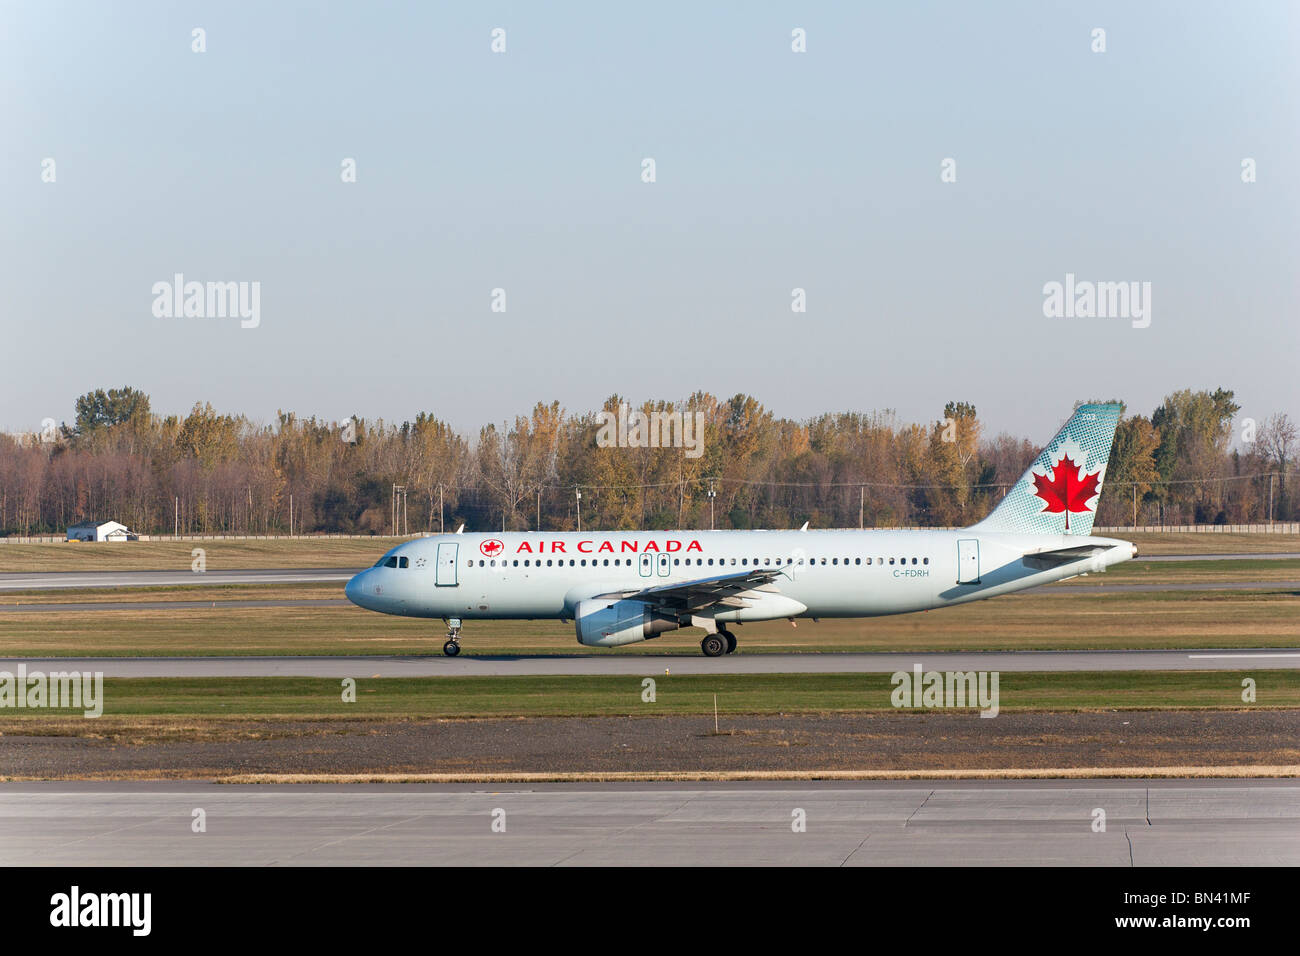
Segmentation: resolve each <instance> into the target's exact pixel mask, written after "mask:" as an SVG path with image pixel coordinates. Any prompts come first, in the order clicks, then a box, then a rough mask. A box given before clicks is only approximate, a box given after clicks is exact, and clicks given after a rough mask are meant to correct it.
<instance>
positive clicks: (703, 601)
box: [594, 568, 785, 614]
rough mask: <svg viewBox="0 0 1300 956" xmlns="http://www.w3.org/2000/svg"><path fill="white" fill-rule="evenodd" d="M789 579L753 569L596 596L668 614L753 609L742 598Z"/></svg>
mask: <svg viewBox="0 0 1300 956" xmlns="http://www.w3.org/2000/svg"><path fill="white" fill-rule="evenodd" d="M783 576H785V569H784V568H751V569H750V570H747V571H735V572H732V573H731V574H719V575H715V576H713V577H707V578H698V579H696V580H694V581H682V582H679V583H677V584H663V585H660V586H659V587H653V588H643V589H641V590H640V591H607V592H606V593H604V594H597V595H594V597H596V598H599V599H602V600H623V601H643V602H644V603H646V604H647V605H649V606H650V607H652V608H654V609H655V610H659V611H663V612H665V613H668V614H680V613H682V612H697V611H702V610H705V609H707V608H711V607H732V608H740V607H749V606H750V605H751V604H752V603H753V602H752V599H748V598H744V597H741V596H740V595H742V594H744V593H745V592H746V591H755V590H774V589H773V588H772V587H771V584H772V582H773V581H774V580H775V579H777V578H779V577H783Z"/></svg>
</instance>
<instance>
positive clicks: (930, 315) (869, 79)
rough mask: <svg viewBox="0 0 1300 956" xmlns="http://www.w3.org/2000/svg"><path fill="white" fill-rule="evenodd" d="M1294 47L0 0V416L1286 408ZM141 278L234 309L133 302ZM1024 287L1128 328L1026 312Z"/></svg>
mask: <svg viewBox="0 0 1300 956" xmlns="http://www.w3.org/2000/svg"><path fill="white" fill-rule="evenodd" d="M196 28H199V29H201V30H202V31H204V33H203V40H204V46H205V49H204V50H203V52H195V50H194V49H193V46H194V44H195V39H194V32H193V31H194V30H195V29H196ZM498 28H499V29H501V30H504V31H505V34H504V39H505V51H504V52H493V50H492V43H493V35H492V33H493V30H494V29H498ZM795 29H801V30H803V31H805V36H806V52H800V53H797V52H794V51H793V50H792V42H793V41H792V31H794V30H795ZM1097 29H1101V30H1104V31H1105V35H1104V40H1105V49H1104V52H1095V51H1094V46H1096V45H1097V40H1096V38H1095V37H1094V31H1095V30H1097ZM1298 52H1300V5H1297V4H1294V3H1288V2H1281V0H1279V2H1243V3H1234V4H1227V5H1223V4H1211V3H1142V4H1129V3H1089V4H1078V3H1064V2H1061V3H1051V2H1047V3H1044V2H1041V0H1035V2H1024V3H990V4H987V5H986V4H970V3H964V2H952V3H901V4H900V3H889V4H883V3H882V4H856V3H854V4H850V3H844V4H817V3H814V4H808V3H740V2H737V3H705V4H695V3H680V4H675V3H655V4H608V3H589V4H578V3H562V2H561V3H547V4H537V3H531V4H525V3H519V4H493V3H469V2H464V3H459V2H453V3H409V4H407V3H285V2H266V3H244V2H234V3H231V2H222V3H183V2H182V3H175V2H172V3H167V2H131V3H116V4H104V3H93V2H82V3H59V2H14V0H3V2H0V130H3V134H4V137H3V138H4V147H3V149H0V252H2V253H3V255H2V256H0V360H2V361H0V429H4V430H10V431H33V430H36V429H38V428H39V423H40V422H41V420H42V419H45V418H54V419H56V420H59V421H62V420H67V419H71V418H72V417H73V414H74V413H73V402H74V400H75V398H76V396H77V395H79V394H82V393H83V392H86V391H89V390H91V389H93V388H99V387H103V388H109V387H117V386H122V385H130V386H133V387H135V388H139V389H142V390H143V391H145V392H147V393H148V394H149V395H150V396H151V398H152V402H153V408H154V410H155V411H157V412H160V413H164V414H171V413H181V414H183V413H185V412H186V411H187V410H188V409H189V408H190V407H191V406H192V405H193V404H194V403H195V402H200V401H210V402H211V403H212V404H213V405H214V406H215V407H216V408H217V409H219V410H221V411H223V412H231V413H242V414H246V415H248V416H250V417H251V418H253V419H254V420H258V421H264V422H269V421H272V420H274V417H275V415H276V412H277V410H280V409H284V410H294V411H296V412H298V413H299V414H300V415H304V416H308V415H316V416H318V417H321V418H324V419H329V420H339V419H343V418H346V417H348V416H351V415H357V416H361V417H365V418H370V419H374V418H383V419H386V420H389V421H398V422H400V421H402V420H405V419H411V418H414V417H415V415H416V414H417V413H418V412H421V411H426V412H431V413H433V414H435V415H437V416H438V417H440V418H442V419H444V420H446V421H448V422H450V423H451V424H452V425H453V426H454V427H455V428H457V429H458V430H460V431H462V432H465V433H467V434H471V435H472V434H476V433H477V430H478V428H479V427H480V426H481V425H483V424H485V423H487V422H493V421H495V422H500V421H503V420H505V419H507V418H513V416H514V415H516V414H520V413H526V412H527V411H529V410H530V409H531V408H532V406H533V405H534V404H535V403H536V402H538V401H546V402H550V401H552V400H558V401H559V402H560V403H561V404H562V405H563V406H564V407H566V408H567V409H569V410H570V411H571V412H575V413H581V412H584V411H587V410H593V409H597V408H599V407H600V406H601V404H602V403H603V401H604V400H605V398H606V397H608V396H609V395H612V394H615V393H617V394H620V395H622V396H623V397H624V398H627V399H631V400H634V401H638V402H639V401H642V400H646V399H670V400H675V399H682V398H685V397H687V396H689V395H690V394H691V393H693V392H695V391H697V390H705V391H709V392H712V393H713V394H715V395H718V396H721V397H727V396H730V395H732V394H735V393H737V392H745V393H748V394H751V395H753V396H755V397H756V398H758V399H759V400H760V401H761V402H763V403H764V405H765V406H766V407H767V408H769V409H770V410H771V411H773V412H774V413H775V414H777V415H779V416H783V417H790V418H805V417H808V416H812V415H815V414H819V413H821V412H825V411H844V410H853V411H871V410H881V409H893V410H895V411H896V412H897V413H898V415H899V417H900V418H901V419H902V420H904V421H932V420H934V419H936V418H939V417H941V413H942V409H943V406H944V404H945V403H946V402H947V401H949V400H961V401H968V402H971V403H973V404H974V405H975V406H976V408H977V409H978V411H979V414H980V417H981V419H982V420H983V421H984V422H985V425H986V428H987V429H989V430H990V431H991V432H995V433H996V432H1003V431H1005V432H1009V433H1012V434H1015V435H1018V436H1025V437H1039V438H1041V439H1042V440H1044V441H1045V440H1046V439H1047V438H1048V437H1050V435H1051V433H1052V432H1053V431H1054V430H1055V428H1056V427H1057V426H1058V425H1059V424H1060V422H1061V421H1062V420H1063V419H1064V418H1065V417H1067V415H1068V413H1069V411H1070V409H1071V408H1072V406H1073V405H1074V403H1075V402H1076V401H1079V400H1086V399H1110V398H1119V399H1122V400H1124V401H1126V402H1127V403H1128V406H1129V409H1130V411H1132V412H1142V413H1146V414H1149V413H1150V412H1151V410H1152V409H1153V408H1154V407H1155V406H1156V405H1158V404H1159V402H1160V400H1161V398H1162V397H1163V396H1164V395H1165V394H1167V393H1168V392H1170V391H1172V390H1175V389H1178V388H1206V389H1211V390H1212V389H1214V388H1217V387H1220V386H1222V387H1226V388H1230V389H1233V390H1234V391H1235V393H1236V396H1237V401H1238V403H1239V404H1240V405H1241V406H1242V411H1241V415H1242V416H1243V417H1246V416H1253V417H1255V418H1258V419H1259V420H1261V421H1262V420H1263V419H1264V418H1266V417H1267V416H1268V415H1270V414H1271V413H1273V412H1278V411H1283V412H1287V413H1289V414H1290V415H1291V416H1292V418H1293V419H1300V385H1298V384H1297V379H1298V377H1300V376H1298V375H1297V371H1298V368H1300V362H1298V361H1297V359H1298V357H1300V310H1298V309H1297V305H1298V304H1300V268H1298V265H1297V264H1298V263H1300V109H1298V108H1297V105H1298V98H1300V69H1298V68H1297V65H1298V63H1300V57H1298V56H1297V53H1298ZM349 159H351V160H354V161H355V169H356V176H355V182H344V181H343V179H344V176H343V164H344V162H345V160H349ZM646 159H653V161H654V173H655V176H654V181H653V182H645V181H643V169H644V165H643V164H644V161H645V160H646ZM949 159H951V160H953V161H954V162H955V173H956V177H955V181H951V182H945V181H943V178H944V177H943V175H942V174H943V172H944V163H945V160H949ZM1248 159H1249V160H1253V161H1254V170H1255V181H1254V182H1243V161H1244V160H1248ZM49 160H53V166H52V171H53V178H54V181H53V182H50V181H46V179H48V178H49V171H50V169H51V167H50V165H49V163H48V161H49ZM950 168H953V167H950ZM949 178H951V177H949ZM177 273H180V274H182V275H183V276H184V277H185V280H186V281H197V282H204V283H206V282H228V281H230V282H246V283H250V286H249V288H250V289H251V283H254V282H256V283H259V286H258V288H259V294H260V309H259V312H258V322H257V325H256V327H251V328H243V327H241V322H240V321H239V319H238V318H237V317H236V318H214V317H194V316H191V317H185V316H180V317H176V316H172V317H167V316H161V317H160V316H158V315H155V298H156V295H155V292H154V286H155V284H156V283H159V282H165V283H171V282H172V280H173V276H174V275H175V274H177ZM1067 274H1073V275H1074V276H1075V277H1076V281H1095V282H1137V283H1139V288H1141V283H1150V286H1149V288H1150V290H1151V292H1150V314H1149V319H1150V323H1149V325H1147V326H1146V327H1136V326H1135V324H1134V321H1131V320H1130V319H1129V318H1125V317H1122V316H1121V317H1115V316H1110V317H1107V316H1072V317H1049V316H1046V315H1044V300H1045V294H1044V286H1045V285H1046V284H1048V283H1051V282H1060V283H1064V282H1065V281H1066V275H1067ZM496 289H502V290H504V292H505V299H504V301H505V311H493V303H494V298H493V297H494V292H493V290H496ZM795 289H802V290H804V294H805V301H806V311H804V312H795V311H793V310H792V303H793V302H794V298H793V295H794V294H793V290H795ZM495 301H496V303H497V305H498V306H499V305H500V302H501V300H500V298H499V297H498V298H497V299H496V300H495ZM1139 324H1140V323H1139Z"/></svg>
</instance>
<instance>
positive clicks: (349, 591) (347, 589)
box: [343, 571, 366, 607]
mask: <svg viewBox="0 0 1300 956" xmlns="http://www.w3.org/2000/svg"><path fill="white" fill-rule="evenodd" d="M365 576H366V572H365V571H362V572H361V573H360V574H354V575H353V576H352V580H350V581H348V583H347V584H345V585H344V586H343V594H344V596H345V597H346V598H347V599H348V600H349V601H351V602H352V603H353V604H355V605H356V606H357V607H365V606H366V605H365V603H364V601H363V600H362V598H361V595H362V592H363V591H364V589H365V584H363V583H362V580H361V579H362V578H364V577H365Z"/></svg>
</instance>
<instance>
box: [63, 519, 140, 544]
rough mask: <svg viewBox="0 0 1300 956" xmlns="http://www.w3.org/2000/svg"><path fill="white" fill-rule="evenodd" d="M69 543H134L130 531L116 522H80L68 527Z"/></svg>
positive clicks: (133, 537)
mask: <svg viewBox="0 0 1300 956" xmlns="http://www.w3.org/2000/svg"><path fill="white" fill-rule="evenodd" d="M68 540H69V541H135V540H137V538H136V535H134V534H132V533H131V529H130V528H128V527H127V526H126V525H124V524H120V523H119V522H117V521H82V522H79V523H78V524H71V525H68Z"/></svg>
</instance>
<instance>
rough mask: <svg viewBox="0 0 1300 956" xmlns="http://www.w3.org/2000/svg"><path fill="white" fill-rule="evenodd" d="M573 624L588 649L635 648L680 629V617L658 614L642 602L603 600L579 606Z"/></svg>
mask: <svg viewBox="0 0 1300 956" xmlns="http://www.w3.org/2000/svg"><path fill="white" fill-rule="evenodd" d="M573 623H574V627H575V629H576V630H577V632H578V643H579V644H584V645H586V646H587V647H619V646H621V645H623V644H635V643H636V642H637V641H644V640H647V639H648V638H651V637H657V636H658V635H660V634H662V633H663V632H664V631H672V630H676V629H677V627H678V626H679V625H678V623H677V618H676V617H673V616H670V615H664V614H655V613H654V612H652V611H651V610H650V608H649V606H648V605H646V604H643V603H642V602H641V601H611V600H599V599H595V600H586V601H580V602H578V609H577V613H576V614H575V615H574V618H573Z"/></svg>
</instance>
